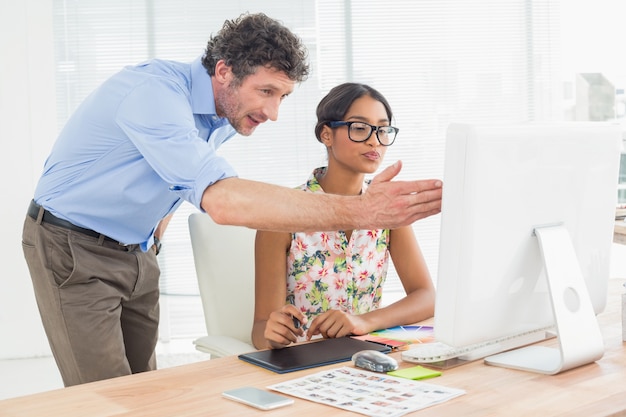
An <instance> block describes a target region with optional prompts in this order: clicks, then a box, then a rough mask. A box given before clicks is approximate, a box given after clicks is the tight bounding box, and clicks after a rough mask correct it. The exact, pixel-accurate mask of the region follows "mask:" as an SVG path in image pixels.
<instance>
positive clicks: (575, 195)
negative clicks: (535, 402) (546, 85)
mask: <svg viewBox="0 0 626 417" xmlns="http://www.w3.org/2000/svg"><path fill="white" fill-rule="evenodd" d="M620 149H621V131H620V129H619V128H618V127H617V126H615V125H607V124H603V123H587V122H584V123H583V122H571V123H558V124H528V125H521V126H498V125H491V126H478V125H469V124H452V125H451V126H450V128H449V130H448V136H447V144H446V153H445V170H444V178H443V180H444V188H443V201H442V212H441V216H442V217H441V236H440V251H439V268H438V276H437V300H436V304H435V337H436V339H437V340H438V341H441V342H444V343H446V344H449V345H452V346H464V345H470V344H475V343H481V342H483V341H486V340H492V339H497V338H500V337H504V336H507V335H512V334H517V333H521V332H525V331H528V330H532V329H537V328H544V327H546V326H549V325H551V324H552V323H553V320H554V317H553V312H552V307H551V302H550V298H549V295H548V290H547V285H546V278H545V271H544V266H543V260H542V256H541V252H540V249H539V245H538V242H537V237H536V236H534V235H533V230H534V229H535V228H536V227H540V226H545V225H556V224H561V225H564V226H565V228H567V231H568V232H569V235H570V237H571V240H572V243H573V246H574V249H575V252H576V257H577V259H578V262H579V263H580V268H581V270H582V275H583V277H584V281H585V283H586V286H587V289H588V292H589V295H590V297H591V302H592V305H593V309H594V311H595V313H596V314H597V313H599V312H600V311H601V310H602V309H603V308H604V306H605V301H606V293H607V285H608V282H607V280H608V278H609V266H610V264H609V257H610V252H611V244H612V238H613V228H614V219H615V207H616V203H617V180H618V169H619V156H620Z"/></svg>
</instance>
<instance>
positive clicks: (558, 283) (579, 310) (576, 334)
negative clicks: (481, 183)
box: [485, 225, 604, 375]
mask: <svg viewBox="0 0 626 417" xmlns="http://www.w3.org/2000/svg"><path fill="white" fill-rule="evenodd" d="M534 232H535V234H536V236H537V238H538V241H539V248H540V250H541V252H542V255H543V260H544V265H545V268H546V276H547V279H548V288H549V294H550V298H551V300H552V311H553V312H554V317H555V331H556V334H557V340H558V343H559V346H558V348H551V347H547V346H527V347H523V348H519V349H515V350H512V351H508V352H503V353H499V354H497V355H493V356H489V357H487V358H485V363H486V364H488V365H494V366H502V367H505V368H513V369H519V370H523V371H531V372H539V373H542V374H548V375H554V374H558V373H559V372H562V371H566V370H568V369H572V368H576V367H578V366H581V365H585V364H588V363H591V362H594V361H596V360H598V359H600V358H601V357H602V355H604V343H603V340H602V334H601V333H600V328H599V327H598V321H597V319H596V315H595V312H594V310H593V306H592V304H591V299H590V297H589V293H588V291H587V286H586V285H585V280H584V278H583V275H582V272H581V269H580V265H579V263H578V259H577V258H576V252H575V250H574V245H573V244H572V240H571V238H570V236H569V233H568V231H567V229H566V228H565V227H564V226H562V225H558V226H546V227H539V228H536V229H535V231H534Z"/></svg>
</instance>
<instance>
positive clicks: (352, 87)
mask: <svg viewBox="0 0 626 417" xmlns="http://www.w3.org/2000/svg"><path fill="white" fill-rule="evenodd" d="M363 96H370V97H371V98H373V99H374V100H376V101H380V102H381V103H382V104H383V106H385V110H386V111H387V118H388V119H389V122H391V120H392V117H393V113H392V112H391V106H389V103H388V102H387V99H386V98H385V97H384V96H383V95H382V94H380V93H379V92H378V90H376V89H374V88H372V87H370V86H369V85H366V84H359V83H344V84H339V85H338V86H336V87H334V88H333V89H332V90H330V91H329V92H328V94H326V96H324V98H323V99H322V100H321V101H320V102H319V104H318V105H317V124H316V125H315V137H317V140H318V141H320V142H321V139H320V135H321V133H322V129H323V128H324V125H326V124H328V123H329V122H334V121H341V120H343V118H344V117H345V115H346V113H348V110H349V109H350V106H352V103H354V101H355V100H356V99H358V98H361V97H363Z"/></svg>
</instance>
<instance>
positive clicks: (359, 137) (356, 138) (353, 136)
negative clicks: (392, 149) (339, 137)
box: [328, 121, 400, 146]
mask: <svg viewBox="0 0 626 417" xmlns="http://www.w3.org/2000/svg"><path fill="white" fill-rule="evenodd" d="M328 126H330V127H333V128H334V127H340V126H348V138H349V139H350V140H351V141H352V142H365V141H366V140H368V139H369V138H370V136H372V133H373V132H376V139H378V143H380V144H381V145H383V146H391V145H393V142H394V141H395V140H396V136H397V135H398V132H399V131H400V129H398V128H397V127H393V126H374V125H371V124H369V123H365V122H341V121H335V122H328Z"/></svg>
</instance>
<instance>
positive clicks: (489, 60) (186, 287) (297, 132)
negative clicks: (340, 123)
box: [54, 0, 563, 337]
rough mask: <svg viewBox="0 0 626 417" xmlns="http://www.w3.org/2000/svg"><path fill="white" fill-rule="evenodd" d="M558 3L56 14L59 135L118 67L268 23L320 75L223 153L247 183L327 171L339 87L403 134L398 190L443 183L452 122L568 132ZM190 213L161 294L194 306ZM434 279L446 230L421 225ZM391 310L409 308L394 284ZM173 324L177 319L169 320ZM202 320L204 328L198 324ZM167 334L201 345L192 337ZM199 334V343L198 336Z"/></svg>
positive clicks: (183, 3) (293, 179)
mask: <svg viewBox="0 0 626 417" xmlns="http://www.w3.org/2000/svg"><path fill="white" fill-rule="evenodd" d="M555 4H557V2H556V1H550V0H507V1H494V0H490V1H488V0H477V1H466V0H432V1H413V0H387V1H384V2H381V1H379V0H358V1H347V0H346V1H336V0H319V1H312V0H308V1H307V0H303V1H297V2H294V1H288V0H285V1H280V0H274V1H269V0H267V1H263V2H258V1H254V0H248V1H244V0H240V1H230V2H208V1H206V0H177V1H172V0H107V1H106V2H104V1H101V0H81V1H69V0H54V6H55V7H54V12H55V20H54V28H55V45H56V49H55V54H56V64H57V77H56V79H57V102H58V121H59V127H61V126H62V125H63V124H64V122H65V120H66V119H67V118H68V116H69V115H70V114H71V113H72V111H73V110H74V109H75V107H76V106H77V105H78V104H79V103H80V102H81V101H82V100H83V99H84V97H85V96H86V95H87V94H89V92H91V91H92V90H93V89H94V88H95V87H97V86H98V85H99V84H100V83H101V82H102V81H103V80H104V79H106V78H107V77H108V76H109V75H111V74H112V73H114V72H116V71H118V70H119V69H120V68H121V67H122V66H124V65H130V64H135V63H138V62H140V61H143V60H146V59H149V58H152V57H158V58H163V59H172V60H181V61H191V60H193V59H194V58H195V57H196V56H198V55H200V54H201V53H202V52H203V50H204V47H205V44H206V41H207V40H208V37H209V36H210V34H211V33H214V32H216V31H217V30H218V29H219V28H220V27H221V26H222V24H223V22H224V20H226V19H231V18H234V17H237V16H238V15H239V14H241V13H242V12H244V11H250V12H259V11H262V12H264V13H266V14H268V15H269V16H272V17H274V18H277V19H279V20H281V21H282V22H283V23H285V24H286V25H287V26H288V27H290V28H291V29H292V30H293V31H294V32H296V33H297V34H298V35H300V37H301V38H302V39H303V40H304V41H305V43H306V44H307V46H308V48H309V56H310V62H311V68H312V73H311V77H310V78H309V80H307V81H306V82H304V83H303V84H302V85H301V86H299V88H297V89H296V91H295V92H294V94H292V95H291V96H290V97H289V98H288V99H287V100H286V101H285V103H284V104H283V106H282V108H281V112H280V115H279V121H278V122H277V123H269V124H267V125H263V126H262V127H261V128H260V129H258V131H257V132H256V133H255V134H254V135H253V136H252V137H250V138H236V139H234V140H232V141H230V142H229V143H228V144H227V145H225V146H224V148H223V151H222V153H223V154H224V155H226V156H227V157H228V159H229V160H230V161H231V163H232V164H233V165H234V166H235V167H236V168H237V169H238V172H239V174H240V176H241V177H244V178H251V179H256V180H261V181H267V182H272V183H276V184H281V185H285V186H289V187H293V186H296V185H299V184H301V183H302V182H304V181H305V180H306V179H307V177H308V176H309V174H310V172H311V171H312V170H313V169H314V168H315V167H317V166H321V165H323V164H324V163H325V154H324V150H323V148H322V146H321V145H320V144H319V143H318V142H317V141H316V139H315V136H314V134H313V128H314V124H315V106H316V105H317V102H318V101H319V99H320V98H321V97H322V96H323V95H324V94H325V93H326V92H327V91H328V90H329V89H330V88H331V87H333V86H335V85H336V84H339V83H341V82H345V81H358V82H365V83H368V84H371V85H372V86H373V87H375V88H377V89H378V90H380V91H381V92H382V93H383V94H384V95H385V96H386V97H387V98H388V100H389V101H390V103H391V106H392V108H393V110H394V114H395V118H396V120H395V121H394V125H395V126H398V127H399V128H400V131H401V133H400V135H399V136H398V139H397V141H396V143H395V144H394V145H393V146H392V147H391V148H390V149H389V150H388V152H387V157H386V161H385V162H386V164H384V165H385V166H387V165H389V164H391V163H393V162H394V161H395V160H397V159H402V161H403V163H404V169H403V172H402V173H401V175H400V177H401V178H403V179H416V178H433V177H437V178H440V177H441V175H442V169H443V144H444V136H445V130H446V127H447V125H448V123H450V122H451V121H463V120H465V121H476V122H481V121H500V122H524V121H531V120H558V119H561V118H562V115H563V110H562V98H561V91H562V84H561V80H560V79H559V75H560V74H559V68H558V65H557V64H558V59H559V54H558V49H557V48H558V44H559V39H558V36H559V30H558V28H559V26H558V7H557V6H556V5H555ZM193 210H195V209H193V208H191V207H190V206H189V205H184V206H183V207H182V208H181V210H179V212H178V213H177V214H176V216H175V218H174V220H173V221H172V223H171V224H170V227H169V229H168V231H167V232H166V234H165V238H164V250H163V254H162V255H161V256H160V259H159V261H160V262H161V266H162V270H163V274H162V291H163V292H164V293H166V294H180V295H196V294H197V285H196V277H195V271H194V265H193V257H192V254H191V247H190V243H189V237H188V232H187V216H188V214H189V213H191V212H192V211H193ZM414 228H415V231H416V233H417V236H418V239H419V241H420V244H421V246H422V249H423V251H424V254H425V256H426V259H427V261H428V264H429V266H430V269H431V272H432V274H433V278H435V279H436V275H437V262H438V259H437V252H438V233H439V219H438V216H435V217H432V218H429V219H427V220H424V221H420V222H417V223H416V224H415V225H414ZM385 294H386V295H385V297H384V300H385V302H390V301H392V300H394V299H396V298H397V297H399V296H401V295H402V294H403V291H402V287H401V285H400V283H399V280H398V279H397V277H396V276H395V272H393V271H391V273H390V276H389V278H388V283H387V285H386V288H385ZM168 314H172V315H175V314H177V313H176V311H173V310H172V309H171V308H170V311H169V313H168ZM200 319H202V318H200ZM203 326H204V324H203V323H202V324H201V325H200V326H199V327H194V328H193V329H191V330H190V329H189V328H185V327H184V326H182V327H180V328H171V329H170V332H169V333H170V335H171V336H172V337H176V336H193V334H189V333H194V332H196V331H197V329H198V328H199V329H202V328H203ZM200 331H201V330H200Z"/></svg>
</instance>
